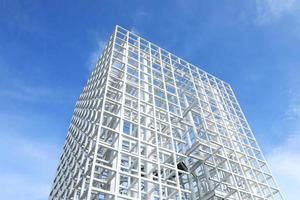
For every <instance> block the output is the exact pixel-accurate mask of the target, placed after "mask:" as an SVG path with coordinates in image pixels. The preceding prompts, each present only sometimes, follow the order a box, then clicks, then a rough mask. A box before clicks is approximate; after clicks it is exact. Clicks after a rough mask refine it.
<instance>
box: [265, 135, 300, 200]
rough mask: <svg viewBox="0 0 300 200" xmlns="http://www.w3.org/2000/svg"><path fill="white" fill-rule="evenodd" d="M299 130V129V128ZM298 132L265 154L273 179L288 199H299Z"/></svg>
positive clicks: (299, 155)
mask: <svg viewBox="0 0 300 200" xmlns="http://www.w3.org/2000/svg"><path fill="white" fill-rule="evenodd" d="M299 131H300V129H299ZM299 146H300V134H299V133H298V134H295V135H292V136H290V137H288V138H287V139H286V141H285V142H284V143H283V144H282V145H280V146H278V147H277V148H275V149H274V150H273V151H271V153H269V154H268V155H267V160H268V162H269V164H270V167H271V169H272V172H273V174H274V176H275V179H276V180H277V181H278V183H279V186H280V188H281V189H282V192H283V194H284V195H285V196H286V198H287V199H289V200H298V199H299V195H298V192H299V189H300V173H299V163H300V149H299Z"/></svg>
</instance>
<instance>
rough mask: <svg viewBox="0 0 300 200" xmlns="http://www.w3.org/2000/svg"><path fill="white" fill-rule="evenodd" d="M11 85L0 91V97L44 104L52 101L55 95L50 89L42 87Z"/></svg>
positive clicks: (21, 84) (20, 84)
mask: <svg viewBox="0 0 300 200" xmlns="http://www.w3.org/2000/svg"><path fill="white" fill-rule="evenodd" d="M17 82H18V83H15V84H14V83H13V84H12V85H11V86H10V87H9V88H3V89H2V90H1V91H0V97H3V98H10V99H13V100H22V101H30V102H37V101H38V102H45V101H49V100H50V99H51V100H52V101H53V98H52V97H54V96H55V94H54V93H53V91H52V90H50V88H45V87H42V86H37V85H36V86H32V85H29V84H27V83H21V82H20V81H17ZM50 97H51V98H50Z"/></svg>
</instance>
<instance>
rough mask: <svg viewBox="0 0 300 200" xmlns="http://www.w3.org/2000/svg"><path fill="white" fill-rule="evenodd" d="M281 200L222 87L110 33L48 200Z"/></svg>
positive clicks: (136, 40)
mask: <svg viewBox="0 0 300 200" xmlns="http://www.w3.org/2000/svg"><path fill="white" fill-rule="evenodd" d="M117 199H118V200H132V199H143V200H147V199H153V200H159V199H160V200H167V199H170V200H190V199H191V200H199V199H200V200H224V199H226V200H227V199H228V200H282V199H283V197H282V195H281V194H280V191H279V189H278V187H277V185H276V183H275V180H274V178H273V177H272V174H271V172H270V170H269V168H268V165H267V163H266V160H265V158H264V156H263V154H262V152H261V150H260V148H259V146H258V144H257V142H256V140H255V137H254V136H253V133H252V131H251V129H250V127H249V125H248V123H247V120H246V118H245V117H244V114H243V112H242V110H241V108H240V106H239V104H238V102H237V100H236V98H235V95H234V93H233V91H232V89H231V87H230V85H229V84H227V83H226V82H224V81H222V80H220V79H218V78H216V77H214V76H212V75H210V74H208V73H207V72H205V71H203V70H201V69H200V68H198V67H196V66H194V65H192V64H190V63H188V62H186V61H184V60H183V59H181V58H179V57H177V56H175V55H173V54H171V53H169V52H168V51H166V50H164V49H162V48H160V47H158V46H156V45H155V44H152V43H151V42H149V41H147V40H145V39H143V38H141V37H139V36H137V35H135V34H133V33H131V32H129V31H127V30H125V29H124V28H122V27H120V26H117V27H116V29H115V31H114V33H113V34H112V36H111V37H110V40H109V42H108V44H107V46H106V48H105V50H104V51H103V53H102V55H101V58H100V59H99V61H98V63H97V65H96V67H95V68H94V70H93V71H92V74H91V76H90V78H89V80H88V82H87V84H86V86H85V87H84V89H83V91H82V93H81V95H80V97H79V99H78V101H77V103H76V107H75V111H74V114H73V117H72V121H71V125H70V127H69V131H68V135H67V138H66V142H65V145H64V149H63V153H62V156H61V158H60V163H59V166H58V168H57V174H56V176H55V179H54V183H53V187H52V190H51V193H50V196H49V200H117Z"/></svg>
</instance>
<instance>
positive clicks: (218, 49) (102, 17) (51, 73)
mask: <svg viewBox="0 0 300 200" xmlns="http://www.w3.org/2000/svg"><path fill="white" fill-rule="evenodd" d="M299 11H300V3H299V2H298V1H296V0H256V1H219V0H211V1H196V0H195V1H186V0H172V1H171V0H170V1H148V2H146V1H100V0H98V1H89V2H86V1H71V0H67V1H56V0H52V1H21V0H20V1H16V0H4V1H1V3H0V110H1V111H0V187H1V197H2V198H3V199H23V200H44V199H47V196H48V193H49V190H50V186H51V182H52V180H53V177H54V173H55V169H56V166H57V162H58V159H59V155H60V153H61V150H62V146H63V143H64V139H65V137H66V133H67V129H68V126H69V122H70V119H71V116H72V112H73V109H74V105H75V101H76V98H77V97H78V96H79V94H80V91H81V89H82V88H83V86H84V84H85V82H86V80H87V78H88V76H89V73H90V70H91V68H92V66H93V64H95V62H96V60H97V58H98V56H99V54H100V52H101V50H102V48H103V46H104V45H105V43H106V41H107V40H108V38H109V36H110V34H111V33H112V31H113V29H114V27H115V25H116V24H119V25H121V26H123V27H125V28H127V29H129V30H132V31H133V32H136V33H137V34H139V35H141V36H142V37H144V38H146V39H148V40H150V41H152V42H154V43H156V44H158V45H159V46H161V47H163V48H165V49H167V50H169V51H170V52H172V53H174V54H176V55H178V56H179V57H182V58H184V59H186V60H188V61H189V62H191V63H193V64H195V65H197V66H199V67H201V68H202V69H204V70H206V71H208V72H209V73H211V74H213V75H215V76H217V77H219V78H221V79H223V80H225V81H227V82H229V83H230V84H231V85H232V87H233V89H234V91H235V93H236V96H237V98H238V100H239V102H240V104H241V107H242V109H243V111H244V113H245V115H246V117H247V119H248V121H249V123H250V126H251V127H252V129H253V132H254V134H255V136H256V137H257V140H258V142H259V144H260V145H261V147H262V149H263V151H264V154H265V156H266V158H267V159H268V160H269V163H270V165H271V168H272V170H273V173H274V175H275V177H276V179H277V180H278V182H279V184H280V186H281V188H282V190H283V193H284V194H285V196H286V198H287V199H290V200H297V199H298V198H297V197H296V195H297V193H298V191H299V189H300V186H299V185H300V175H299V174H300V173H299V169H300V167H299V166H297V163H300V57H299V53H300V45H299V44H300V12H299Z"/></svg>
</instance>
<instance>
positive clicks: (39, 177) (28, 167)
mask: <svg viewBox="0 0 300 200" xmlns="http://www.w3.org/2000/svg"><path fill="white" fill-rule="evenodd" d="M0 151H1V153H0V154H1V156H0V163H1V164H0V169H1V170H0V188H1V199H22V200H46V199H47V198H48V194H49V192H50V188H51V182H52V180H53V177H54V175H55V169H56V165H57V162H58V158H59V157H58V155H59V150H58V148H57V147H56V146H55V145H53V144H49V142H48V141H47V142H46V141H42V140H36V139H33V138H26V137H25V136H23V135H10V134H6V135H2V136H1V135H0Z"/></svg>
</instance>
